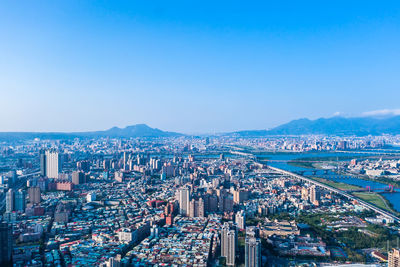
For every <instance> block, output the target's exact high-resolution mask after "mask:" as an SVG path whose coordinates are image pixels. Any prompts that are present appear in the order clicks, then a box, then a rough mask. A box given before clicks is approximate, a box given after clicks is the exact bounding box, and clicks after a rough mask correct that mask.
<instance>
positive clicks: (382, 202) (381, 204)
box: [352, 192, 399, 215]
mask: <svg viewBox="0 0 400 267" xmlns="http://www.w3.org/2000/svg"><path fill="white" fill-rule="evenodd" d="M352 195H353V196H355V197H358V198H360V199H362V200H364V201H366V202H368V203H371V204H373V205H375V206H377V207H378V208H381V209H384V210H387V211H389V212H391V213H393V214H396V215H399V213H398V212H397V211H395V210H393V207H392V205H390V202H389V201H388V200H387V199H386V198H385V197H383V196H381V195H380V194H378V193H374V192H353V193H352Z"/></svg>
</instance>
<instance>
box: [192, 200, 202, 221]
mask: <svg viewBox="0 0 400 267" xmlns="http://www.w3.org/2000/svg"><path fill="white" fill-rule="evenodd" d="M189 217H204V201H203V199H202V198H200V199H199V200H194V199H192V200H191V201H190V204H189Z"/></svg>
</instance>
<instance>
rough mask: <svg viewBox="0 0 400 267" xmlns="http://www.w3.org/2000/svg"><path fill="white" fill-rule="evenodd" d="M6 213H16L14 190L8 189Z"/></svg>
mask: <svg viewBox="0 0 400 267" xmlns="http://www.w3.org/2000/svg"><path fill="white" fill-rule="evenodd" d="M6 211H7V212H12V211H14V190H13V189H8V191H7V193H6Z"/></svg>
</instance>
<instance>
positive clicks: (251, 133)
mask: <svg viewBox="0 0 400 267" xmlns="http://www.w3.org/2000/svg"><path fill="white" fill-rule="evenodd" d="M310 134H320V135H338V136H350V135H355V136H365V135H381V134H392V135H393V134H400V116H392V117H385V118H377V117H359V118H345V117H332V118H320V119H316V120H309V119H298V120H293V121H291V122H289V123H286V124H282V125H280V126H277V127H275V128H272V129H269V130H247V131H237V132H231V133H224V134H223V135H225V136H238V137H262V136H275V135H310ZM177 136H184V134H181V133H176V132H167V131H162V130H160V129H157V128H151V127H149V126H147V125H146V124H136V125H132V126H127V127H125V128H118V127H113V128H111V129H108V130H105V131H92V132H73V133H62V132H0V140H27V139H34V138H40V139H73V138H96V137H111V138H137V137H148V138H157V137H177Z"/></svg>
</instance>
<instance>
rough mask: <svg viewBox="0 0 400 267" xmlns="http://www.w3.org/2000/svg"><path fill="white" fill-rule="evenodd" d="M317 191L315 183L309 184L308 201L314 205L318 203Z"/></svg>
mask: <svg viewBox="0 0 400 267" xmlns="http://www.w3.org/2000/svg"><path fill="white" fill-rule="evenodd" d="M319 197H320V196H319V191H318V189H317V187H316V186H315V185H312V186H310V196H309V199H310V202H311V203H312V204H314V205H318V204H319V203H318V202H319Z"/></svg>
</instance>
